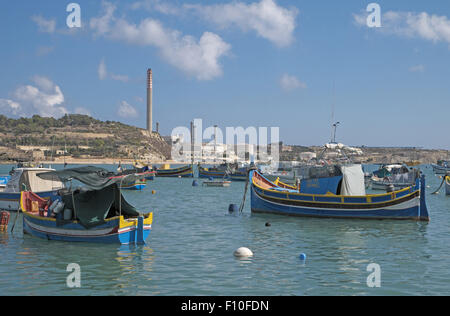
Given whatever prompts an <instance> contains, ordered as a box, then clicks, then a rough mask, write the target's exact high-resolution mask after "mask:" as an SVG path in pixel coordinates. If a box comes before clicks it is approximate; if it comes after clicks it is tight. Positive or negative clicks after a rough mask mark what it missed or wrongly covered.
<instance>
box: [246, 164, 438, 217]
mask: <svg viewBox="0 0 450 316" xmlns="http://www.w3.org/2000/svg"><path fill="white" fill-rule="evenodd" d="M334 168H336V170H335V171H333V172H332V174H329V175H327V176H323V175H322V176H319V177H317V178H312V179H302V180H301V183H300V190H299V189H298V188H296V187H292V186H288V185H283V184H280V183H278V185H277V184H275V183H273V182H271V181H269V180H268V179H266V178H265V177H264V176H263V175H262V174H261V173H259V172H258V171H257V170H251V171H250V172H249V183H250V184H251V210H252V212H254V213H273V214H280V215H289V216H303V217H319V218H347V219H350V218H351V219H354V218H355V219H356V218H357V219H411V220H417V221H429V214H428V210H427V207H426V203H425V178H424V176H422V178H421V179H420V180H419V179H417V181H416V183H415V185H414V186H411V187H408V188H405V189H403V190H399V191H395V192H391V193H387V194H377V195H366V194H365V187H364V173H363V172H362V169H361V166H334ZM338 171H339V172H338Z"/></svg>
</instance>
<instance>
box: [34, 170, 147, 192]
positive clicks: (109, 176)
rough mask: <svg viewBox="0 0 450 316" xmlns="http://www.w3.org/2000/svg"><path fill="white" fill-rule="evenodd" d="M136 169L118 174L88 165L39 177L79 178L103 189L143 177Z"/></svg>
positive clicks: (64, 179) (65, 179) (64, 180)
mask: <svg viewBox="0 0 450 316" xmlns="http://www.w3.org/2000/svg"><path fill="white" fill-rule="evenodd" d="M134 171H135V170H133V172H130V173H128V172H127V173H124V174H119V175H117V174H115V173H113V172H111V171H108V170H106V169H104V168H100V167H93V166H88V167H78V168H71V169H64V170H58V171H51V172H45V173H41V174H39V177H40V178H42V179H52V178H54V177H58V178H59V179H60V180H61V181H62V182H68V181H71V180H78V181H80V182H81V183H83V184H85V185H87V186H88V187H89V188H91V189H94V190H101V189H104V188H106V187H108V186H111V185H113V184H116V183H117V184H120V182H123V181H124V180H125V179H126V181H131V180H137V179H139V178H142V176H139V175H137V174H136V173H135V172H134Z"/></svg>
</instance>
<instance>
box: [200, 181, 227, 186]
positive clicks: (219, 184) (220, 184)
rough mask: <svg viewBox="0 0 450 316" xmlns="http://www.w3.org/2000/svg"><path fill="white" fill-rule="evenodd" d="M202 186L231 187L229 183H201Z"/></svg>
mask: <svg viewBox="0 0 450 316" xmlns="http://www.w3.org/2000/svg"><path fill="white" fill-rule="evenodd" d="M203 185H204V186H207V187H229V186H230V185H231V181H220V180H216V181H203Z"/></svg>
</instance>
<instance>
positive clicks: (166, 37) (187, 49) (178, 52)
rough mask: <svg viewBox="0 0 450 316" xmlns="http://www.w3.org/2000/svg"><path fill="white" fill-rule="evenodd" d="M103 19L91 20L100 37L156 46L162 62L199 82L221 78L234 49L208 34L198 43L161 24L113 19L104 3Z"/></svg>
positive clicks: (218, 37)
mask: <svg viewBox="0 0 450 316" xmlns="http://www.w3.org/2000/svg"><path fill="white" fill-rule="evenodd" d="M103 6H104V15H103V16H102V17H99V18H94V19H92V20H91V23H90V26H91V28H92V29H93V30H94V32H95V34H96V35H97V36H100V35H101V36H105V37H106V38H109V39H112V40H117V41H123V42H127V43H130V44H134V45H141V46H153V47H156V48H158V49H159V52H160V54H161V56H162V58H163V59H165V60H166V61H167V62H168V63H169V64H171V65H172V66H174V67H176V68H178V69H180V70H182V71H183V72H185V73H186V74H188V75H190V76H194V77H196V78H197V79H198V80H210V79H213V78H215V77H218V76H220V75H221V74H222V67H221V65H220V62H219V60H220V58H222V57H223V56H224V55H226V54H227V53H228V52H229V51H230V48H231V46H230V45H229V44H228V43H226V42H224V41H223V40H222V38H221V37H220V36H218V35H216V34H214V33H210V32H205V33H203V35H202V36H201V38H200V39H199V40H198V41H197V40H196V39H195V38H194V37H192V36H189V35H185V36H183V35H182V34H181V33H180V32H179V31H176V30H171V29H167V28H165V27H164V26H163V25H162V24H161V23H160V22H159V21H157V20H154V19H150V18H148V19H145V20H143V21H141V22H140V24H133V23H129V22H128V21H126V20H125V19H122V18H116V17H114V10H115V7H114V6H113V5H111V4H110V3H108V2H103Z"/></svg>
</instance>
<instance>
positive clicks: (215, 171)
mask: <svg viewBox="0 0 450 316" xmlns="http://www.w3.org/2000/svg"><path fill="white" fill-rule="evenodd" d="M227 170H228V169H227V166H226V165H220V166H218V167H212V168H205V167H202V166H198V177H199V178H207V179H210V178H213V179H225V178H228V173H227Z"/></svg>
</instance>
